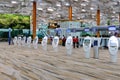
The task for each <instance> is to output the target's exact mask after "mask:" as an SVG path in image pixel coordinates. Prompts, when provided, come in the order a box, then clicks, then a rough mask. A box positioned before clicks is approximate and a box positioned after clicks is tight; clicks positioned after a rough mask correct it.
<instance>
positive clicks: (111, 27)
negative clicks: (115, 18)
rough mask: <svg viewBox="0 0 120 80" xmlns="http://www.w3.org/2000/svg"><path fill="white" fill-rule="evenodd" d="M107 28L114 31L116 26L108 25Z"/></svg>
mask: <svg viewBox="0 0 120 80" xmlns="http://www.w3.org/2000/svg"><path fill="white" fill-rule="evenodd" d="M108 30H109V31H115V30H116V27H115V26H109V27H108Z"/></svg>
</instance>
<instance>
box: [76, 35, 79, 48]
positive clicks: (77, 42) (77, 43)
mask: <svg viewBox="0 0 120 80" xmlns="http://www.w3.org/2000/svg"><path fill="white" fill-rule="evenodd" d="M76 47H77V48H79V39H78V36H76Z"/></svg>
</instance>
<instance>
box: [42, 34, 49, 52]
mask: <svg viewBox="0 0 120 80" xmlns="http://www.w3.org/2000/svg"><path fill="white" fill-rule="evenodd" d="M47 40H48V37H47V36H45V37H44V38H43V39H42V42H41V44H42V48H43V50H45V51H47Z"/></svg>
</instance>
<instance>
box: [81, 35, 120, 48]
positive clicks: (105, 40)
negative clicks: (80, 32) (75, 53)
mask: <svg viewBox="0 0 120 80" xmlns="http://www.w3.org/2000/svg"><path fill="white" fill-rule="evenodd" d="M84 38H85V37H80V39H79V45H80V46H81V47H82V46H83V41H84ZM91 38H92V44H91V47H93V40H94V37H91ZM96 39H98V40H99V44H98V46H99V47H101V48H102V49H107V48H108V41H109V38H108V37H101V38H96ZM117 39H118V42H119V44H118V45H119V48H120V38H117Z"/></svg>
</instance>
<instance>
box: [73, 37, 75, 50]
mask: <svg viewBox="0 0 120 80" xmlns="http://www.w3.org/2000/svg"><path fill="white" fill-rule="evenodd" d="M75 43H76V39H75V37H74V36H73V48H75Z"/></svg>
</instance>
